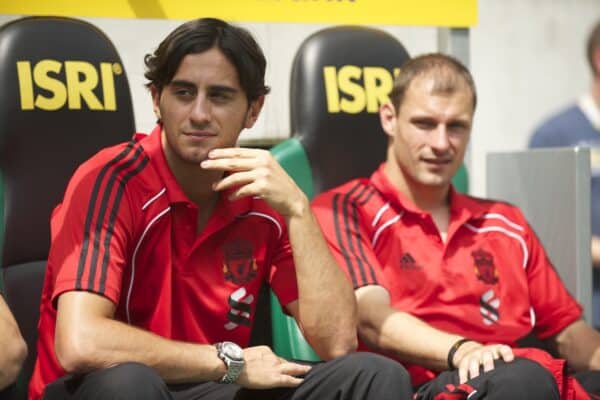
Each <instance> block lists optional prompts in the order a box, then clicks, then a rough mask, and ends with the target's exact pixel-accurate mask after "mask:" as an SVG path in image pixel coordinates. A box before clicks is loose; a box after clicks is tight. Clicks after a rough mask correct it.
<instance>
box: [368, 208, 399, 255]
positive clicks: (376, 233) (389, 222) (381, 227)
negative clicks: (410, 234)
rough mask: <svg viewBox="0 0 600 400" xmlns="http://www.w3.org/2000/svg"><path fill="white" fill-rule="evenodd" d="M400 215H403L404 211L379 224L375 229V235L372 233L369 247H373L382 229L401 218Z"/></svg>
mask: <svg viewBox="0 0 600 400" xmlns="http://www.w3.org/2000/svg"><path fill="white" fill-rule="evenodd" d="M402 215H404V211H402V212H401V213H400V214H398V215H396V216H395V217H394V218H392V219H390V220H389V221H387V222H386V223H385V224H383V225H381V226H380V227H379V228H378V229H377V231H375V235H373V240H371V247H375V245H376V244H377V240H378V239H379V235H381V232H383V230H384V229H385V228H387V227H388V226H390V225H392V224H395V223H396V222H398V221H399V220H400V218H402Z"/></svg>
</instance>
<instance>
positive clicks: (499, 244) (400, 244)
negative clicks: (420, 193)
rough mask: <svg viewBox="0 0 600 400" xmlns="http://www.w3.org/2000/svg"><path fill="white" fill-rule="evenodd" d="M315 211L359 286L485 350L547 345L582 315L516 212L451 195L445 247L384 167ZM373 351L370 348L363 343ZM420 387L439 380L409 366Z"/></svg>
mask: <svg viewBox="0 0 600 400" xmlns="http://www.w3.org/2000/svg"><path fill="white" fill-rule="evenodd" d="M313 210H314V212H315V214H316V216H317V218H318V220H319V222H320V224H321V227H322V229H323V232H324V234H325V236H326V238H327V242H328V244H329V247H330V248H331V250H332V252H333V254H334V255H335V257H336V259H337V261H338V263H339V264H340V265H341V266H342V268H343V270H344V271H345V272H346V275H347V276H348V278H349V279H350V280H351V282H352V284H353V285H354V287H355V288H359V287H362V286H366V285H380V286H382V287H384V288H385V289H387V291H388V292H389V294H390V298H391V305H392V307H394V308H396V309H398V310H402V311H405V312H408V313H410V314H412V315H414V316H416V317H418V318H420V319H422V320H423V321H425V322H427V323H428V324H430V325H432V326H434V327H436V328H438V329H440V330H443V331H446V332H451V333H454V334H458V335H463V336H466V337H468V338H470V339H473V340H477V341H479V342H482V343H490V342H495V343H506V344H509V345H515V344H516V341H517V340H518V339H520V338H522V337H524V336H526V335H528V334H529V333H530V332H533V333H534V334H536V335H537V336H538V337H539V338H541V339H545V338H548V337H550V336H552V335H554V334H557V333H558V332H560V331H561V330H563V329H564V328H565V327H567V326H568V325H569V324H571V323H572V322H574V321H575V320H577V319H579V318H580V317H581V313H582V309H581V306H580V305H579V304H578V303H577V302H576V301H575V300H574V299H573V297H571V295H570V294H569V293H568V292H567V290H566V289H565V287H564V285H563V284H562V282H561V281H560V278H559V276H558V274H557V273H556V271H555V269H554V267H553V266H552V264H551V263H550V260H549V259H548V257H547V256H546V253H545V251H544V249H543V248H542V245H541V243H540V242H539V239H538V238H537V236H536V235H535V233H534V231H533V229H532V228H531V227H530V226H529V225H528V223H527V221H526V220H525V218H524V216H523V215H522V213H521V212H520V211H519V209H518V208H516V207H514V206H512V205H510V204H507V203H502V202H497V201H488V200H482V199H477V198H474V197H470V196H465V195H462V194H459V193H457V192H455V191H454V190H453V189H452V190H451V191H450V221H449V226H448V231H447V239H446V242H445V243H444V242H443V241H442V240H441V237H440V233H439V231H438V229H437V227H436V225H435V224H434V222H433V219H432V218H431V215H430V214H428V213H426V212H423V211H421V210H419V209H418V208H417V207H416V206H415V205H414V204H413V203H412V202H410V201H409V200H408V199H407V198H406V197H404V196H403V195H402V194H401V193H400V192H398V190H397V189H396V188H395V187H394V186H393V185H392V184H391V183H390V182H389V181H388V179H387V177H386V176H385V173H384V171H383V165H382V166H381V167H380V168H379V169H378V170H377V171H376V172H375V173H374V174H373V175H372V176H371V178H370V179H356V180H353V181H350V182H348V183H346V184H344V185H342V186H339V187H337V188H334V189H332V190H330V191H328V192H326V193H323V194H321V195H319V196H318V197H317V198H316V199H315V200H314V201H313ZM361 347H362V348H365V346H364V344H361ZM407 367H408V369H409V371H410V372H411V375H412V378H413V384H414V385H420V384H422V383H424V382H426V381H428V380H430V379H432V378H433V377H434V376H435V375H436V373H434V372H432V371H429V370H426V369H424V368H422V367H419V366H416V365H408V366H407Z"/></svg>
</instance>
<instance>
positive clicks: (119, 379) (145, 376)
mask: <svg viewBox="0 0 600 400" xmlns="http://www.w3.org/2000/svg"><path fill="white" fill-rule="evenodd" d="M79 391H80V394H81V396H78V397H81V398H92V397H93V398H95V399H133V398H136V399H152V400H153V399H157V400H158V399H169V398H170V394H169V391H168V389H167V386H166V384H165V383H164V381H163V379H162V378H161V377H160V376H159V375H158V373H157V372H156V371H155V370H154V369H152V368H150V367H148V366H146V365H144V364H139V363H134V362H131V363H125V364H120V365H116V366H114V367H111V368H107V369H103V370H98V371H94V372H91V373H89V374H87V375H86V376H85V377H84V378H83V382H82V384H81V387H80V388H79ZM89 396H91V397H89Z"/></svg>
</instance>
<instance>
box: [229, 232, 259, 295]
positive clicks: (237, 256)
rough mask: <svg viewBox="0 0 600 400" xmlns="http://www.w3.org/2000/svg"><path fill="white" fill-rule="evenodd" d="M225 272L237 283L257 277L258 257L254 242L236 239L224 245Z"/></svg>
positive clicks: (230, 279)
mask: <svg viewBox="0 0 600 400" xmlns="http://www.w3.org/2000/svg"><path fill="white" fill-rule="evenodd" d="M223 253H224V257H223V274H224V275H225V279H226V280H228V281H231V282H233V283H235V284H237V285H240V284H243V283H246V282H249V281H251V280H252V279H254V278H255V277H256V270H257V267H256V259H255V258H254V246H253V244H252V242H250V241H246V240H242V239H235V240H233V241H231V242H229V243H227V244H225V246H223Z"/></svg>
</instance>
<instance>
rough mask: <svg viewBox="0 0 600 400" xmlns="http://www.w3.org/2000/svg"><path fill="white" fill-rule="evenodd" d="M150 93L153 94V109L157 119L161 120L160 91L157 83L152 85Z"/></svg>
mask: <svg viewBox="0 0 600 400" xmlns="http://www.w3.org/2000/svg"><path fill="white" fill-rule="evenodd" d="M150 94H151V95H152V109H153V110H154V115H156V119H157V120H158V122H160V91H159V90H158V88H157V87H156V86H155V85H152V86H150Z"/></svg>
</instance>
